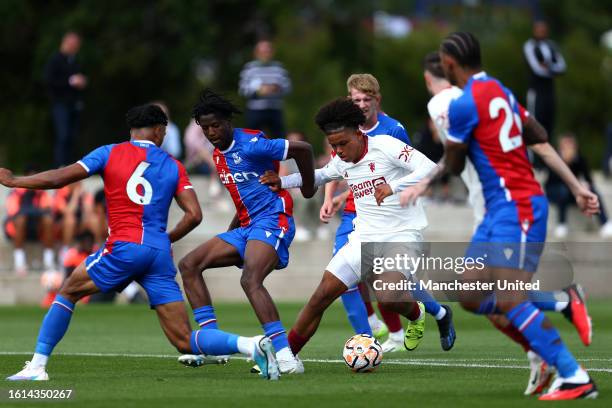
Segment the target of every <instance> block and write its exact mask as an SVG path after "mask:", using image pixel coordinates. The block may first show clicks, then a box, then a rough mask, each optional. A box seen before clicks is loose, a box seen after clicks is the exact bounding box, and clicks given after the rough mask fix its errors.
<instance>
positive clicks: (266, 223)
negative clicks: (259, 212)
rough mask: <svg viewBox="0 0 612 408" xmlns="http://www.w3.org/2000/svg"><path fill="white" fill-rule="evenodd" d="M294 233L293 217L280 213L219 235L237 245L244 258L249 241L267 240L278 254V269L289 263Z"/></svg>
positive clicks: (229, 242) (234, 245)
mask: <svg viewBox="0 0 612 408" xmlns="http://www.w3.org/2000/svg"><path fill="white" fill-rule="evenodd" d="M294 235H295V223H294V222H293V217H291V216H289V215H287V214H284V213H280V214H275V215H272V216H269V217H265V218H261V219H258V220H255V221H251V224H249V225H248V226H246V227H239V228H235V229H233V230H231V231H227V232H224V233H222V234H219V235H217V237H218V238H220V239H222V240H223V241H225V242H227V243H228V244H230V245H232V246H233V247H235V248H236V249H237V250H238V252H239V253H240V257H241V258H242V259H243V260H244V251H245V250H246V246H247V242H248V241H251V240H256V241H262V242H265V243H266V244H268V245H270V246H271V247H272V248H274V249H275V250H276V254H277V255H278V264H277V265H276V269H283V268H286V267H287V265H288V264H289V246H290V245H291V242H292V241H293V237H294Z"/></svg>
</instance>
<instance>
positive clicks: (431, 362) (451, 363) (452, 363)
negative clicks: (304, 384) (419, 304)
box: [0, 351, 612, 373]
mask: <svg viewBox="0 0 612 408" xmlns="http://www.w3.org/2000/svg"><path fill="white" fill-rule="evenodd" d="M31 354H32V352H31V351H27V352H24V351H0V355H2V356H24V355H25V356H29V355H31ZM54 355H60V356H81V357H126V358H178V355H177V354H126V353H54ZM230 360H246V357H241V356H236V357H230ZM302 361H304V362H306V363H334V364H336V363H338V364H339V363H344V361H343V360H326V359H314V358H306V359H304V360H302ZM461 361H485V362H486V361H506V362H512V361H516V362H523V361H525V360H524V359H518V358H497V359H496V358H490V359H484V358H479V359H452V360H445V359H435V358H431V359H414V360H383V364H391V365H408V366H413V365H415V366H430V367H463V368H503V369H525V370H526V369H528V368H529V366H526V365H500V364H485V363H462V362H461ZM579 361H612V358H585V359H579ZM587 370H588V371H596V372H602V373H612V368H587Z"/></svg>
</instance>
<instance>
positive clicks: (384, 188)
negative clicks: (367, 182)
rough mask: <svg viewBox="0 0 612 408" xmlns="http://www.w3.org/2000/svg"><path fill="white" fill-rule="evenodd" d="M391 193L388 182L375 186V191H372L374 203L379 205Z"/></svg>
mask: <svg viewBox="0 0 612 408" xmlns="http://www.w3.org/2000/svg"><path fill="white" fill-rule="evenodd" d="M390 195H393V190H391V186H390V185H388V184H381V185H379V186H378V187H376V191H375V192H374V198H376V204H378V205H381V204H382V203H383V201H385V198H387V197H389V196H390Z"/></svg>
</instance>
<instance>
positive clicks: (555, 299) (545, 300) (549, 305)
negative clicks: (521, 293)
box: [528, 290, 569, 312]
mask: <svg viewBox="0 0 612 408" xmlns="http://www.w3.org/2000/svg"><path fill="white" fill-rule="evenodd" d="M528 294H529V300H530V301H531V303H533V304H534V305H535V307H537V308H538V309H540V310H547V311H552V312H559V311H561V309H563V308H564V307H565V306H566V305H567V304H568V302H569V296H568V295H567V293H565V292H546V291H541V290H531V291H529V292H528ZM563 298H565V300H564V299H563Z"/></svg>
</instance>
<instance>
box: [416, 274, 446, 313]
mask: <svg viewBox="0 0 612 408" xmlns="http://www.w3.org/2000/svg"><path fill="white" fill-rule="evenodd" d="M415 286H416V287H415V289H414V290H413V291H412V296H413V297H414V299H415V300H418V301H419V302H423V305H425V312H427V314H429V315H431V316H434V317H435V316H436V315H437V314H438V313H439V312H440V308H441V307H442V306H441V305H440V304H439V303H438V302H436V300H435V299H434V298H433V296H431V293H429V292H428V291H427V290H426V289H421V285H420V284H419V283H418V282H417V284H416V285H415Z"/></svg>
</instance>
